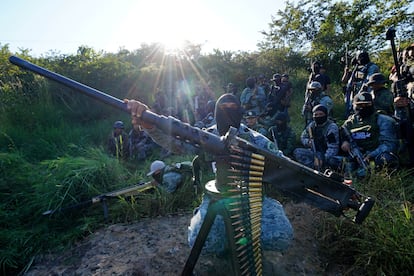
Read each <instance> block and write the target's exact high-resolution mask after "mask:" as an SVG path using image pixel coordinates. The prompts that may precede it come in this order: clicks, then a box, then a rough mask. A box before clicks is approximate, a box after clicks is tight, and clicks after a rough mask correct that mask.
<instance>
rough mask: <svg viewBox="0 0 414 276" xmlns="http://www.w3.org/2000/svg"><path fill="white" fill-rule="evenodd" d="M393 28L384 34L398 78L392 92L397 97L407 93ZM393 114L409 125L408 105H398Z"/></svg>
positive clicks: (405, 95) (406, 95) (404, 95)
mask: <svg viewBox="0 0 414 276" xmlns="http://www.w3.org/2000/svg"><path fill="white" fill-rule="evenodd" d="M395 32H396V31H395V29H394V28H389V29H388V30H387V32H386V34H385V38H386V40H389V41H390V43H391V51H392V57H393V58H394V66H395V70H396V73H397V78H398V80H397V81H396V82H395V83H394V85H395V86H394V87H395V91H394V94H395V96H396V97H397V96H398V97H408V93H407V90H406V87H405V80H403V78H402V76H401V72H400V64H399V62H398V55H397V49H396V47H395V41H394V40H395ZM395 116H396V117H397V118H398V119H399V120H400V121H406V122H408V124H409V125H411V118H410V110H409V108H408V107H398V108H396V110H395Z"/></svg>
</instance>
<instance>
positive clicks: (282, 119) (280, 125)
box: [275, 112, 287, 131]
mask: <svg viewBox="0 0 414 276" xmlns="http://www.w3.org/2000/svg"><path fill="white" fill-rule="evenodd" d="M275 124H276V126H277V130H278V131H284V130H285V129H286V128H287V115H286V113H283V112H279V113H278V114H277V115H276V116H275Z"/></svg>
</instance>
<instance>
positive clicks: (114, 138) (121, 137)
mask: <svg viewBox="0 0 414 276" xmlns="http://www.w3.org/2000/svg"><path fill="white" fill-rule="evenodd" d="M107 148H108V151H109V152H110V153H111V154H112V155H113V156H115V157H116V158H117V159H126V158H127V157H128V153H129V149H128V134H127V133H126V132H125V131H124V123H123V122H122V121H116V122H115V124H114V130H113V131H112V132H111V134H110V135H109V137H108V141H107Z"/></svg>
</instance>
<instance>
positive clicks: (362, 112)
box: [355, 106, 375, 118]
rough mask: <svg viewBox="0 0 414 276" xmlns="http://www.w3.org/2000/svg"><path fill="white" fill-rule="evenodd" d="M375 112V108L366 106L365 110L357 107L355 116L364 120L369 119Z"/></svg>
mask: <svg viewBox="0 0 414 276" xmlns="http://www.w3.org/2000/svg"><path fill="white" fill-rule="evenodd" d="M374 112H375V109H374V106H366V107H363V108H360V107H356V108H355V114H357V115H359V116H360V117H362V118H367V117H369V116H371V115H372V114H373V113H374Z"/></svg>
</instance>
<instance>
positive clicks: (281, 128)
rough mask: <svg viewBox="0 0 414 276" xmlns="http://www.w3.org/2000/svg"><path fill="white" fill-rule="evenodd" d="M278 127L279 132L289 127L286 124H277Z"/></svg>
mask: <svg viewBox="0 0 414 276" xmlns="http://www.w3.org/2000/svg"><path fill="white" fill-rule="evenodd" d="M276 127H277V130H278V131H282V130H285V129H286V127H287V125H286V123H281V124H276Z"/></svg>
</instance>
